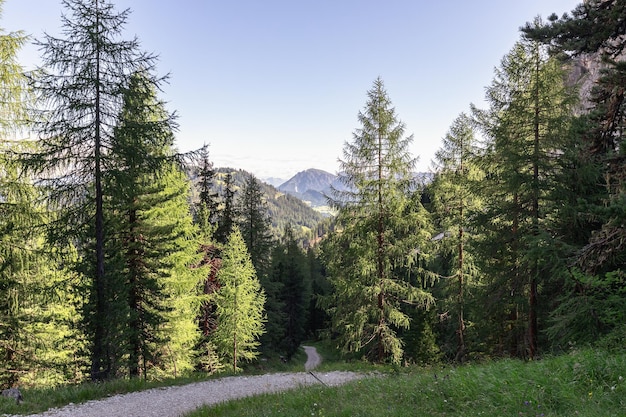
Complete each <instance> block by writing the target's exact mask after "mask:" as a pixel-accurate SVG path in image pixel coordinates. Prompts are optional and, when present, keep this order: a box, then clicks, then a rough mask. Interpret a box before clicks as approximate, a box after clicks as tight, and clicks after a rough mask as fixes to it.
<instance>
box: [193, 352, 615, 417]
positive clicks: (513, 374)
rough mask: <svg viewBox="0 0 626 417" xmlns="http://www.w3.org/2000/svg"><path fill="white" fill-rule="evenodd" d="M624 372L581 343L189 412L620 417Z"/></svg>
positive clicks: (215, 416)
mask: <svg viewBox="0 0 626 417" xmlns="http://www.w3.org/2000/svg"><path fill="white" fill-rule="evenodd" d="M625 376H626V354H625V353H618V354H616V353H611V354H609V353H606V352H604V351H597V350H593V349H586V350H581V351H572V352H571V353H569V354H565V355H561V356H555V357H548V358H544V359H541V360H537V361H531V362H524V361H521V360H518V359H503V360H497V361H486V362H483V363H476V364H471V365H465V366H458V367H426V368H423V367H415V366H412V367H407V368H397V369H396V370H395V371H393V372H387V373H382V374H380V377H371V378H367V379H364V380H359V381H357V382H352V383H349V384H346V385H344V386H341V387H336V388H328V387H324V386H321V385H320V386H315V387H310V388H303V389H299V390H295V391H288V392H283V393H279V394H271V395H269V394H268V395H261V396H257V397H252V398H246V399H243V400H238V401H231V402H227V403H224V404H221V405H218V406H215V407H205V408H202V409H199V410H198V411H196V412H194V413H191V414H189V415H188V416H187V417H204V416H212V417H230V416H241V417H245V416H255V417H256V416H267V417H273V416H327V417H328V416H351V417H353V416H398V417H400V416H402V417H404V416H415V415H417V416H448V417H450V416H452V417H455V416H459V417H461V416H463V417H467V416H494V417H495V416H498V417H500V416H545V417H548V416H555V417H556V416H564V417H565V416H567V417H570V416H586V417H596V416H597V417H610V416H623V415H624V410H625V409H626V380H624V378H625Z"/></svg>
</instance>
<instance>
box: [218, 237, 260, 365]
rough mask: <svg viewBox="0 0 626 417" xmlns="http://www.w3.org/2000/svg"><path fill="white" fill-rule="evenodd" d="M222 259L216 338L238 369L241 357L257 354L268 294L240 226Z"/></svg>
mask: <svg viewBox="0 0 626 417" xmlns="http://www.w3.org/2000/svg"><path fill="white" fill-rule="evenodd" d="M222 260H223V263H222V268H221V269H220V271H219V273H218V279H219V281H220V289H219V290H218V292H217V294H216V298H215V300H216V304H217V317H218V326H217V329H216V331H215V333H214V334H213V339H214V341H215V344H216V345H217V346H218V348H219V349H220V351H221V352H222V354H223V355H224V356H225V357H227V358H229V359H230V360H231V361H232V365H233V371H234V372H236V371H237V370H239V368H238V366H237V363H238V361H239V360H240V359H244V360H252V359H254V358H255V357H256V356H257V355H258V352H257V350H256V349H257V347H258V346H259V342H258V338H259V336H261V335H262V334H263V332H264V322H265V315H264V305H265V294H264V292H263V290H262V289H261V285H260V283H259V280H258V279H257V277H256V272H255V271H254V266H253V265H252V261H251V260H250V255H249V254H248V251H247V249H246V245H245V243H244V240H243V237H242V236H241V232H240V231H239V228H238V227H237V226H235V228H234V230H233V232H232V233H231V235H230V237H229V239H228V243H227V245H226V247H225V248H224V251H223V252H222Z"/></svg>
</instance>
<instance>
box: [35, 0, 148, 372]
mask: <svg viewBox="0 0 626 417" xmlns="http://www.w3.org/2000/svg"><path fill="white" fill-rule="evenodd" d="M63 5H64V7H65V8H66V9H67V10H68V13H67V14H66V15H63V16H62V25H63V34H64V35H65V37H64V38H55V37H53V36H50V35H47V36H46V37H45V39H44V41H42V42H39V43H38V45H39V46H40V48H41V50H42V53H43V56H42V60H43V64H44V67H45V69H44V70H42V71H40V72H39V73H38V76H37V77H36V78H35V79H34V80H33V85H34V87H35V89H36V92H37V93H38V95H39V97H40V98H41V100H42V106H43V108H45V109H46V111H45V114H44V115H43V117H41V118H40V119H39V120H41V122H40V123H38V124H37V126H36V130H37V131H38V133H39V136H40V138H41V140H40V142H39V143H40V146H41V152H38V153H37V154H36V155H33V156H32V157H30V158H29V164H30V165H31V166H32V167H33V169H34V170H35V172H36V173H37V174H38V175H39V177H40V178H42V181H41V183H42V184H43V185H46V186H47V187H48V188H49V190H50V193H49V195H50V199H51V202H52V203H54V205H55V206H56V208H57V210H59V211H60V212H62V215H59V216H58V219H57V222H56V234H55V235H56V237H57V238H59V239H61V238H65V239H67V240H70V239H73V238H75V237H78V238H80V240H81V242H82V243H81V245H79V250H80V251H81V259H83V260H85V262H87V264H86V265H85V266H84V267H83V268H82V270H83V271H84V272H86V279H89V280H91V283H90V284H89V285H87V286H86V288H87V289H88V290H89V295H90V297H91V298H90V303H89V305H88V309H87V311H86V316H85V318H86V320H87V324H88V329H89V330H88V331H89V338H90V341H91V348H90V350H91V357H92V361H91V362H92V363H91V372H90V373H91V378H92V379H93V380H101V379H106V378H108V377H110V376H111V371H112V367H113V363H112V362H111V358H110V356H109V355H108V354H107V350H108V349H112V348H114V345H113V343H115V341H114V340H111V339H110V337H109V336H111V335H110V334H109V329H108V328H107V327H108V325H109V324H111V321H110V319H109V317H111V316H113V313H114V312H113V311H111V310H110V308H109V306H108V305H107V291H108V290H109V289H111V286H112V284H113V283H109V282H107V279H108V277H110V275H108V274H106V273H105V239H106V238H107V233H106V230H105V229H106V227H107V226H106V224H107V222H106V215H105V212H104V200H105V199H104V191H103V175H104V173H105V172H106V171H107V170H108V169H110V167H111V163H114V161H111V160H110V158H109V150H110V149H111V140H112V137H113V128H114V127H115V126H116V124H117V123H116V120H115V118H116V117H117V116H118V115H119V113H120V110H121V107H122V96H121V94H120V92H121V91H124V90H125V89H126V88H127V87H128V85H129V83H130V78H131V76H132V75H133V74H134V73H135V72H136V71H138V70H143V71H151V69H152V68H153V65H154V57H153V56H150V55H146V54H144V53H142V52H140V50H139V42H138V41H137V40H136V39H133V40H130V41H124V40H120V35H121V33H122V30H123V27H124V25H125V23H126V21H127V18H128V14H129V12H128V11H124V12H121V13H117V12H116V11H115V10H114V8H113V5H111V4H110V3H108V2H106V1H105V0H64V1H63ZM84 232H87V233H88V234H89V235H88V236H81V234H82V233H84ZM113 286H114V285H113Z"/></svg>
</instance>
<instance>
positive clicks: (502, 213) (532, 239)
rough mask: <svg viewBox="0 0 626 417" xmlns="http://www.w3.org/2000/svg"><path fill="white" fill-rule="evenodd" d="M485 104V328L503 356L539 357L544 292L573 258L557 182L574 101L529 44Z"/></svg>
mask: <svg viewBox="0 0 626 417" xmlns="http://www.w3.org/2000/svg"><path fill="white" fill-rule="evenodd" d="M538 24H539V23H538ZM487 99H488V101H489V103H490V109H489V110H488V111H486V112H480V111H476V112H475V115H476V116H477V118H478V119H479V120H480V123H481V128H482V129H483V131H484V132H485V134H486V145H485V150H484V155H483V156H482V157H481V160H480V164H481V168H482V169H483V170H484V172H485V179H484V180H483V181H481V182H480V183H479V184H478V193H479V194H481V195H484V196H489V198H485V199H484V208H483V209H482V210H480V212H478V213H477V215H476V219H477V225H476V227H477V228H479V229H480V230H481V232H482V233H480V234H479V235H477V236H476V248H477V249H478V251H479V253H480V256H479V265H480V268H481V270H482V271H483V272H484V273H485V275H486V277H487V279H486V282H485V284H486V286H485V287H484V293H483V294H484V295H483V297H484V298H483V299H484V301H483V305H485V306H486V307H487V308H485V309H483V311H484V312H485V313H487V314H488V315H487V316H484V318H483V319H482V320H484V321H485V322H487V323H494V324H495V325H496V326H497V328H492V329H485V330H486V332H487V333H488V334H490V335H493V336H495V337H496V338H497V339H500V342H496V343H499V344H500V347H499V348H500V349H503V351H507V352H508V353H509V354H512V355H518V356H530V357H533V356H534V355H536V354H537V351H538V348H539V331H540V330H539V327H538V322H539V318H538V315H539V314H540V313H541V310H543V311H545V308H546V307H547V306H541V305H539V303H538V300H539V295H540V294H539V293H540V289H541V288H547V287H546V286H547V285H549V284H550V283H551V281H552V280H556V279H558V277H559V275H558V274H559V273H562V272H563V271H564V270H565V268H566V267H567V261H568V259H567V256H568V255H569V253H568V252H566V251H564V250H559V249H557V248H561V249H562V248H564V246H562V245H559V242H558V240H557V239H556V233H555V229H556V228H557V227H558V226H557V225H556V224H555V223H554V219H555V213H556V212H557V210H558V208H559V205H560V202H561V201H560V199H561V198H562V196H563V192H562V190H563V185H562V184H559V183H557V182H556V181H555V178H558V174H559V168H560V166H559V163H558V161H559V156H560V155H562V154H563V150H564V149H567V148H568V147H569V143H568V140H569V137H568V135H567V134H568V133H569V123H570V120H571V108H572V107H571V106H572V104H573V99H572V94H571V91H570V89H568V88H567V87H566V86H565V85H564V83H563V72H562V69H561V66H560V64H559V63H558V62H557V61H556V60H555V59H551V58H550V57H548V56H547V55H546V53H545V51H544V50H542V48H541V46H540V45H539V44H537V43H536V42H530V41H527V40H523V41H521V42H518V43H517V44H516V45H515V46H514V47H513V49H512V50H511V52H510V53H509V54H508V55H507V56H505V58H504V59H503V60H502V64H501V67H500V68H498V69H497V70H496V75H495V78H494V81H493V83H492V85H491V86H490V87H489V88H488V89H487ZM548 248H552V250H549V249H548ZM555 271H556V272H555ZM552 288H553V289H555V290H557V291H558V286H556V285H555V286H553V287H552ZM542 296H543V297H545V298H550V297H552V296H553V294H547V293H546V294H542ZM497 317H500V319H498V318H497ZM503 319H504V321H503ZM494 342H495V340H494ZM494 344H495V343H494ZM501 353H503V352H501Z"/></svg>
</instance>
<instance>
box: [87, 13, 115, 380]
mask: <svg viewBox="0 0 626 417" xmlns="http://www.w3.org/2000/svg"><path fill="white" fill-rule="evenodd" d="M98 13H99V11H98V2H97V1H96V25H97V26H99V25H100V22H99V20H98ZM94 111H95V138H94V140H95V155H94V159H95V179H94V180H95V194H96V195H95V200H96V201H95V202H96V230H95V232H96V271H95V277H94V291H95V293H96V294H95V303H96V305H95V311H96V315H95V317H94V324H95V329H94V340H93V351H92V363H91V379H92V380H93V381H100V380H104V379H107V378H108V377H109V372H110V370H111V365H110V363H109V360H108V358H107V357H106V356H107V355H106V354H105V352H106V351H107V350H108V349H106V343H107V340H106V329H105V324H104V323H105V320H106V305H105V304H106V298H105V288H106V286H105V282H104V280H105V276H104V211H103V196H102V194H103V192H102V166H101V163H102V155H101V147H102V142H101V131H100V128H101V126H100V124H101V120H100V116H101V110H100V45H99V43H98V41H97V42H96V99H95V109H94Z"/></svg>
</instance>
